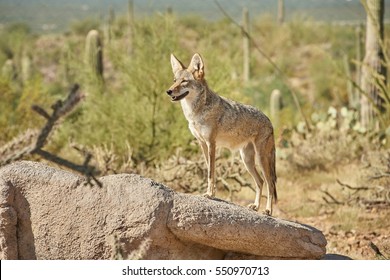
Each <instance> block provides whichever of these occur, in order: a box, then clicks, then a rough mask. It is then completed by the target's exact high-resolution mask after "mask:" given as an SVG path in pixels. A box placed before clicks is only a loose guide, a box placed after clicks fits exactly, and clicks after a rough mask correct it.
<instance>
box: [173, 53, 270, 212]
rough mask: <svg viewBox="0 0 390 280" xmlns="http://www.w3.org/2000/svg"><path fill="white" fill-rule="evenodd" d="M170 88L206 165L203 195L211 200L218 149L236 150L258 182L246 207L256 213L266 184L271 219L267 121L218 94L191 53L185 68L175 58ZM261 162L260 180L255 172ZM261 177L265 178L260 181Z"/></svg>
mask: <svg viewBox="0 0 390 280" xmlns="http://www.w3.org/2000/svg"><path fill="white" fill-rule="evenodd" d="M171 65H172V71H173V74H174V80H173V85H172V86H171V87H170V88H169V89H168V90H167V94H168V95H169V96H170V97H171V100H172V101H180V103H181V106H182V109H183V113H184V116H185V117H186V119H187V120H188V124H189V129H190V130H191V133H192V134H193V135H194V136H195V138H196V139H197V140H198V142H199V144H200V146H201V148H202V151H203V155H204V157H205V159H206V163H207V167H208V178H207V179H208V186H207V192H206V193H205V194H204V196H206V197H208V198H213V197H214V196H215V149H216V146H221V147H226V148H229V149H231V150H235V149H239V151H240V155H241V158H242V160H243V162H244V165H245V167H246V169H247V170H248V172H249V173H250V175H251V176H252V178H253V180H254V182H255V183H256V198H255V201H254V203H253V204H250V205H249V208H250V209H253V210H255V211H258V210H259V207H260V198H261V192H262V186H263V183H264V180H265V182H266V184H267V187H268V193H267V205H266V210H265V211H264V214H266V215H272V203H273V199H275V202H276V201H277V194H276V173H275V141H274V134H273V127H272V124H271V121H270V120H269V119H268V117H267V116H266V115H265V114H264V113H262V112H260V111H259V110H257V109H256V108H254V107H252V106H249V105H243V104H240V103H237V102H235V101H232V100H229V99H226V98H224V97H221V96H219V95H217V94H216V93H215V92H213V91H212V90H211V89H210V88H209V87H208V85H207V82H206V80H205V79H204V76H205V72H204V63H203V60H202V57H201V56H200V55H199V54H197V53H196V54H194V56H193V57H192V59H191V62H190V65H189V66H188V68H186V67H185V66H184V65H183V63H181V62H180V61H179V60H178V59H177V58H176V57H175V56H174V55H173V54H171ZM256 160H258V161H259V163H260V170H261V173H262V176H260V174H259V172H258V171H257V170H256V166H255V162H256ZM263 178H264V180H263Z"/></svg>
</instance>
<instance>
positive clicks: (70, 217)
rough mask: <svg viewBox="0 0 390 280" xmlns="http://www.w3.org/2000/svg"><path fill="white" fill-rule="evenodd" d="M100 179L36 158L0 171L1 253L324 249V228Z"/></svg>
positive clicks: (171, 254)
mask: <svg viewBox="0 0 390 280" xmlns="http://www.w3.org/2000/svg"><path fill="white" fill-rule="evenodd" d="M99 180H100V181H101V182H102V183H103V187H101V188H100V187H97V186H95V187H90V186H86V185H85V181H84V179H83V177H80V176H77V175H75V174H73V173H70V172H67V171H63V170H58V169H55V168H52V167H49V166H47V165H44V164H41V163H36V162H26V161H22V162H17V163H14V164H11V165H7V166H5V167H3V168H2V169H0V219H1V220H0V250H1V251H0V259H109V258H113V257H115V256H118V255H119V256H123V257H128V256H131V257H142V258H144V259H226V258H241V259H243V258H244V259H285V258H287V259H320V258H322V257H323V256H324V255H325V245H326V240H325V238H324V236H323V234H322V233H321V232H320V231H318V230H317V229H315V228H312V227H309V226H306V225H302V224H298V223H293V222H289V221H284V220H281V219H278V218H273V217H267V216H262V215H259V214H258V213H256V212H253V211H251V210H248V209H247V208H244V207H241V206H237V205H234V204H232V203H227V202H224V201H220V200H209V199H207V198H204V197H202V196H195V195H186V194H179V193H176V192H174V191H173V190H171V189H169V188H168V187H165V186H164V185H161V184H159V183H156V182H154V181H152V180H150V179H147V178H143V177H141V176H139V175H134V174H132V175H130V174H121V175H110V176H105V177H102V178H100V179H99ZM140 248H141V249H140ZM134 252H137V253H138V255H134ZM132 253H133V254H132Z"/></svg>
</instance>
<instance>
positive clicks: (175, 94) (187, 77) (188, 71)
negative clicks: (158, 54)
mask: <svg viewBox="0 0 390 280" xmlns="http://www.w3.org/2000/svg"><path fill="white" fill-rule="evenodd" d="M171 65H172V71H173V75H174V79H173V85H172V86H171V87H170V88H169V89H168V90H167V94H168V95H169V96H170V97H171V99H172V101H179V100H182V99H183V98H185V97H187V96H191V95H192V94H193V93H198V92H199V87H200V85H201V84H202V82H203V78H204V64H203V60H202V58H201V56H200V55H199V54H197V53H196V54H194V56H193V57H192V59H191V62H190V65H189V66H188V68H186V67H185V66H184V65H183V63H181V62H180V60H178V59H177V58H176V57H175V56H174V55H173V54H171Z"/></svg>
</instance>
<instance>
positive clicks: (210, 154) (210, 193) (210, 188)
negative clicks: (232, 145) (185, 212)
mask: <svg viewBox="0 0 390 280" xmlns="http://www.w3.org/2000/svg"><path fill="white" fill-rule="evenodd" d="M206 145H207V160H206V161H207V163H208V164H207V167H208V168H207V169H208V172H207V192H206V193H205V194H204V196H205V197H207V198H213V197H214V196H215V149H216V146H215V142H213V141H210V142H207V143H206ZM202 149H204V148H203V146H202Z"/></svg>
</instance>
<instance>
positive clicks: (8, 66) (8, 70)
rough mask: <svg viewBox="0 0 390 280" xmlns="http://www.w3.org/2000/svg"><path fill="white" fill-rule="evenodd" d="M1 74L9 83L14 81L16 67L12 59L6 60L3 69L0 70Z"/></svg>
mask: <svg viewBox="0 0 390 280" xmlns="http://www.w3.org/2000/svg"><path fill="white" fill-rule="evenodd" d="M1 74H2V76H3V77H4V78H6V79H8V80H10V81H14V80H16V77H17V73H16V66H15V63H14V61H13V60H12V59H7V60H6V62H5V63H4V65H3V68H1Z"/></svg>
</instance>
